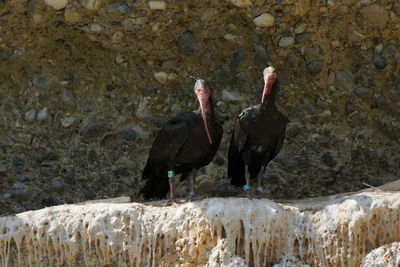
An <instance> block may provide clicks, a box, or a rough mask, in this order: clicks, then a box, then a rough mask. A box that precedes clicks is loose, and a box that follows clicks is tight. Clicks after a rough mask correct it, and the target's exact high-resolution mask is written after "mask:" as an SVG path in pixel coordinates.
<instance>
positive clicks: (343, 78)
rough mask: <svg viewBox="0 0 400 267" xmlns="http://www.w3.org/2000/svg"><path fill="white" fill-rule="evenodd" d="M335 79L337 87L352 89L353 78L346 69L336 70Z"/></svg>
mask: <svg viewBox="0 0 400 267" xmlns="http://www.w3.org/2000/svg"><path fill="white" fill-rule="evenodd" d="M335 81H336V84H337V86H338V87H339V88H342V89H352V88H353V78H352V75H351V74H350V73H348V72H346V71H343V70H339V71H337V72H336V75H335Z"/></svg>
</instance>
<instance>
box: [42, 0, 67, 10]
mask: <svg viewBox="0 0 400 267" xmlns="http://www.w3.org/2000/svg"><path fill="white" fill-rule="evenodd" d="M44 1H45V2H46V4H48V5H49V6H51V7H52V8H54V9H57V10H60V9H63V8H64V7H66V6H67V4H68V0H44Z"/></svg>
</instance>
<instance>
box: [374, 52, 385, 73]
mask: <svg viewBox="0 0 400 267" xmlns="http://www.w3.org/2000/svg"><path fill="white" fill-rule="evenodd" d="M372 63H374V65H375V67H376V68H377V69H380V70H383V69H384V68H386V66H387V63H386V59H385V58H384V57H383V56H382V55H380V54H378V53H374V55H373V56H372Z"/></svg>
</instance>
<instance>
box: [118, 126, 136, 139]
mask: <svg viewBox="0 0 400 267" xmlns="http://www.w3.org/2000/svg"><path fill="white" fill-rule="evenodd" d="M120 134H121V136H122V138H123V139H125V140H127V141H133V140H135V139H136V138H137V134H136V132H135V131H134V130H133V129H131V128H128V129H123V130H122V131H121V132H120Z"/></svg>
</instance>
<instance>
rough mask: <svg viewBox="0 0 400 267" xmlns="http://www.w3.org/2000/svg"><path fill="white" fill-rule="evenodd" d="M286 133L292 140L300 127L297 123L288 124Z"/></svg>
mask: <svg viewBox="0 0 400 267" xmlns="http://www.w3.org/2000/svg"><path fill="white" fill-rule="evenodd" d="M286 133H287V135H288V136H290V137H292V138H294V137H296V136H297V135H298V134H299V133H300V126H299V125H298V124H297V123H289V124H288V127H287V130H286Z"/></svg>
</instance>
